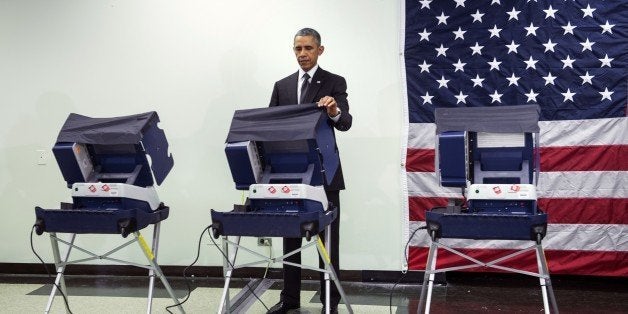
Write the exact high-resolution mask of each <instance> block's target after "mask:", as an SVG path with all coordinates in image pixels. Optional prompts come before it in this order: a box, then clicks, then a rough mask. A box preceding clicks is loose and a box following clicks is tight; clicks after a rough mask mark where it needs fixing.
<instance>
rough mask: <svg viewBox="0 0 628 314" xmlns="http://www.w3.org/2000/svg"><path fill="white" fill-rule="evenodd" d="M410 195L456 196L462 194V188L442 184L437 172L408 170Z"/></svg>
mask: <svg viewBox="0 0 628 314" xmlns="http://www.w3.org/2000/svg"><path fill="white" fill-rule="evenodd" d="M407 174H408V196H422V197H456V198H459V197H461V196H462V189H461V188H446V187H442V186H440V183H439V181H438V178H437V176H436V173H435V172H408V173H407Z"/></svg>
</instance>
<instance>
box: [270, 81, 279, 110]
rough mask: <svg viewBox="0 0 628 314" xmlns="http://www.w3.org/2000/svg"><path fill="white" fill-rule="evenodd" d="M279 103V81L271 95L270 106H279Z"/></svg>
mask: <svg viewBox="0 0 628 314" xmlns="http://www.w3.org/2000/svg"><path fill="white" fill-rule="evenodd" d="M278 105H279V87H278V86H277V82H275V85H274V86H273V94H272V95H271V96H270V103H269V104H268V107H273V106H278Z"/></svg>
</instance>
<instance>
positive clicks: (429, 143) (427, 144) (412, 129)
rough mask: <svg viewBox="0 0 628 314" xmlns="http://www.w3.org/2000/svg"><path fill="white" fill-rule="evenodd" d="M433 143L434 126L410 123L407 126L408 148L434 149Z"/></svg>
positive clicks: (434, 137) (434, 135)
mask: <svg viewBox="0 0 628 314" xmlns="http://www.w3.org/2000/svg"><path fill="white" fill-rule="evenodd" d="M435 143H436V124H434V123H410V124H409V125H408V148H428V149H429V148H431V149H434V147H435ZM404 154H405V152H404Z"/></svg>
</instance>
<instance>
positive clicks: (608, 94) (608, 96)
mask: <svg viewBox="0 0 628 314" xmlns="http://www.w3.org/2000/svg"><path fill="white" fill-rule="evenodd" d="M599 93H600V95H602V99H601V100H600V101H602V100H604V99H608V100H612V99H611V95H612V94H613V92H609V91H608V87H605V88H604V91H603V92H599Z"/></svg>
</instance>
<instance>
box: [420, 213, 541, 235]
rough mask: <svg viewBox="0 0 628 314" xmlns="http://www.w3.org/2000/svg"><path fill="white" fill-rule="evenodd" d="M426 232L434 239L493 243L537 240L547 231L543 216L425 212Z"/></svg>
mask: <svg viewBox="0 0 628 314" xmlns="http://www.w3.org/2000/svg"><path fill="white" fill-rule="evenodd" d="M425 222H426V223H427V230H428V232H430V233H431V232H435V237H436V238H456V239H476V240H480V239H495V240H533V241H536V240H538V238H537V237H538V236H539V235H540V236H541V239H542V238H543V237H545V234H546V232H547V214H544V213H539V214H534V215H505V214H478V213H473V214H466V213H439V212H435V211H428V212H426V213H425Z"/></svg>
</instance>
